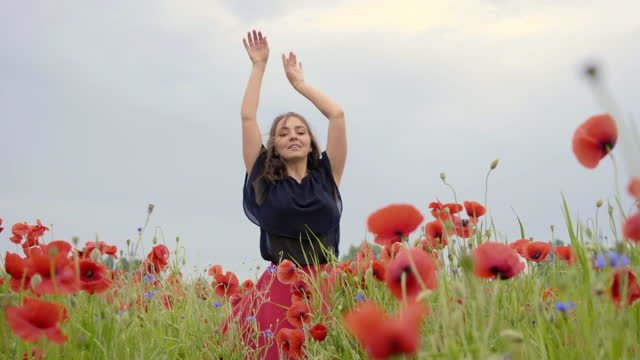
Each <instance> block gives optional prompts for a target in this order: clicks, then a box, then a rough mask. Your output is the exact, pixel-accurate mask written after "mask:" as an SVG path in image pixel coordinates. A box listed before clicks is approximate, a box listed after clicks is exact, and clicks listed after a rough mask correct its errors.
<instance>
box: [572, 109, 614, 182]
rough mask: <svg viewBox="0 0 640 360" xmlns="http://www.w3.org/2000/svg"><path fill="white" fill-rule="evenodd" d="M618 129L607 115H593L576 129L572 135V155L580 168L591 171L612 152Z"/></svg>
mask: <svg viewBox="0 0 640 360" xmlns="http://www.w3.org/2000/svg"><path fill="white" fill-rule="evenodd" d="M617 139H618V129H617V127H616V122H615V120H613V117H611V115H609V114H600V115H595V116H592V117H590V118H589V119H587V121H585V122H584V123H582V124H581V125H580V126H578V128H577V129H576V132H575V134H574V135H573V153H574V154H575V155H576V158H577V159H578V162H580V164H582V166H584V167H586V168H589V169H593V168H595V167H596V166H598V163H599V162H600V160H601V159H602V158H603V157H605V156H606V155H607V154H608V153H609V152H610V151H611V150H613V148H614V146H615V145H616V141H617Z"/></svg>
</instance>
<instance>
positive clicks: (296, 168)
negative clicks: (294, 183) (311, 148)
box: [285, 158, 307, 180]
mask: <svg viewBox="0 0 640 360" xmlns="http://www.w3.org/2000/svg"><path fill="white" fill-rule="evenodd" d="M285 166H286V167H287V175H289V176H291V177H292V178H294V179H296V180H301V179H302V178H303V177H305V176H306V175H307V159H306V158H304V159H300V160H298V161H291V162H286V163H285Z"/></svg>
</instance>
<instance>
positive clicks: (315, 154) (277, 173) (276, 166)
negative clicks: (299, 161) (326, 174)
mask: <svg viewBox="0 0 640 360" xmlns="http://www.w3.org/2000/svg"><path fill="white" fill-rule="evenodd" d="M291 116H294V117H296V118H298V119H300V121H302V122H303V123H304V125H305V126H306V127H307V131H308V132H309V138H310V140H311V152H310V153H309V154H308V155H307V170H309V171H310V170H311V169H315V168H317V167H318V164H319V163H320V146H319V145H318V142H317V141H316V138H315V137H314V136H313V132H311V128H310V127H309V123H308V122H307V120H306V119H305V118H304V117H303V116H302V115H300V114H298V113H295V112H288V113H285V114H282V115H278V116H277V117H276V118H275V119H273V123H272V124H271V130H270V131H269V140H268V141H267V146H266V147H267V151H266V152H267V158H266V160H265V167H264V172H263V173H262V174H259V175H258V177H257V178H256V181H267V182H270V183H272V184H273V183H276V182H277V181H280V180H283V179H285V178H286V177H287V176H288V174H287V167H286V166H285V163H284V161H282V159H281V158H280V157H279V156H274V150H275V137H276V128H277V126H278V123H279V122H280V120H283V119H286V118H288V117H291Z"/></svg>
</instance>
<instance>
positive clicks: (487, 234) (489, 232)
mask: <svg viewBox="0 0 640 360" xmlns="http://www.w3.org/2000/svg"><path fill="white" fill-rule="evenodd" d="M484 235H485V236H486V237H487V239H490V238H491V230H487V232H485V233H484Z"/></svg>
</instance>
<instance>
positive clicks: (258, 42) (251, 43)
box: [242, 30, 269, 64]
mask: <svg viewBox="0 0 640 360" xmlns="http://www.w3.org/2000/svg"><path fill="white" fill-rule="evenodd" d="M242 43H243V44H244V48H245V49H247V54H249V59H251V62H252V63H254V64H266V63H267V60H268V59H269V44H268V43H267V37H266V36H264V37H263V36H262V32H260V31H258V32H256V31H255V30H253V34H252V33H251V31H250V32H248V33H247V38H246V39H242Z"/></svg>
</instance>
